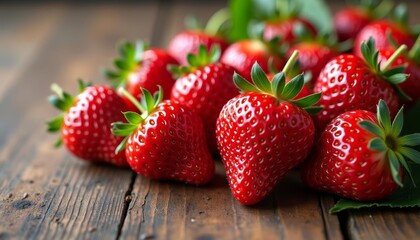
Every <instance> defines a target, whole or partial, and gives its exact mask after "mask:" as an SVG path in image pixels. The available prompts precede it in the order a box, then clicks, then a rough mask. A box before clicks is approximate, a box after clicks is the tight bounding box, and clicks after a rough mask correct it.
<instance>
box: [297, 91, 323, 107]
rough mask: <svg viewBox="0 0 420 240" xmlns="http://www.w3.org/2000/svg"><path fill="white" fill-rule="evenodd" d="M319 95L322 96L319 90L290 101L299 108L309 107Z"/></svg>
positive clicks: (318, 98)
mask: <svg viewBox="0 0 420 240" xmlns="http://www.w3.org/2000/svg"><path fill="white" fill-rule="evenodd" d="M321 97H322V93H321V92H319V93H314V94H311V95H308V96H306V97H303V98H300V99H298V100H294V101H292V103H294V104H296V105H298V106H299V107H301V108H304V107H309V106H312V105H314V104H315V103H317V102H318V101H319V100H320V99H321Z"/></svg>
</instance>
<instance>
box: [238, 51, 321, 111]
mask: <svg viewBox="0 0 420 240" xmlns="http://www.w3.org/2000/svg"><path fill="white" fill-rule="evenodd" d="M297 55H298V52H297V51H295V52H294V53H293V54H292V56H291V57H290V59H289V60H288V61H287V63H286V65H285V67H284V69H283V71H282V72H279V73H277V74H276V75H274V78H273V80H272V81H271V82H270V80H269V79H268V78H267V75H266V74H265V73H264V71H263V70H262V69H261V67H260V65H258V63H257V62H255V63H254V65H253V66H252V70H251V79H252V83H250V82H248V81H247V80H245V79H244V78H243V77H241V76H240V75H239V74H237V73H235V74H234V75H233V80H234V82H235V85H236V86H237V87H238V88H239V89H240V90H241V92H257V93H263V94H267V95H270V96H273V97H275V98H276V99H277V100H279V101H287V102H291V103H293V104H295V105H297V106H299V107H301V108H303V109H304V110H306V111H307V112H308V113H309V114H316V113H318V112H319V111H321V110H322V107H319V106H313V105H314V104H315V103H317V102H318V101H319V100H320V99H321V93H320V92H319V93H314V94H311V95H309V96H306V97H303V98H300V99H293V98H294V97H296V96H297V95H298V94H299V93H300V91H301V90H302V88H303V85H304V78H303V74H299V75H297V76H296V77H294V78H293V79H292V80H290V82H288V83H286V75H287V73H288V70H289V69H290V67H291V66H292V65H293V62H294V61H295V60H296V57H297ZM292 99H293V100H292Z"/></svg>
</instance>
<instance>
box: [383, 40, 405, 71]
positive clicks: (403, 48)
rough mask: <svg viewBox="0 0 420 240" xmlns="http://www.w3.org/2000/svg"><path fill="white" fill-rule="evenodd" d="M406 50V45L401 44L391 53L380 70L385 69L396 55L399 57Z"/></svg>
mask: <svg viewBox="0 0 420 240" xmlns="http://www.w3.org/2000/svg"><path fill="white" fill-rule="evenodd" d="M406 50H407V46H406V45H404V44H403V45H401V46H400V47H399V48H398V49H397V50H396V51H395V52H394V53H393V54H392V55H391V57H390V58H389V59H388V60H387V61H386V62H385V64H384V65H383V67H382V70H381V71H386V70H387V69H388V68H389V67H390V66H391V64H392V63H393V62H394V61H395V60H396V59H397V57H399V56H400V55H401V54H402V52H404V51H406Z"/></svg>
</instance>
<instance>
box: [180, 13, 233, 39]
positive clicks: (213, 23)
mask: <svg viewBox="0 0 420 240" xmlns="http://www.w3.org/2000/svg"><path fill="white" fill-rule="evenodd" d="M229 20H230V13H229V10H228V9H227V8H221V9H219V10H218V11H216V12H215V13H214V14H213V15H212V16H211V17H210V19H209V20H208V21H207V24H206V26H203V24H202V23H200V22H199V21H198V20H197V18H195V17H193V16H187V17H186V18H185V20H184V22H185V26H186V27H187V28H188V29H192V30H198V31H203V32H205V33H207V34H210V35H213V36H215V35H219V34H220V33H221V31H222V30H223V29H222V28H223V26H224V24H225V23H226V22H227V21H229Z"/></svg>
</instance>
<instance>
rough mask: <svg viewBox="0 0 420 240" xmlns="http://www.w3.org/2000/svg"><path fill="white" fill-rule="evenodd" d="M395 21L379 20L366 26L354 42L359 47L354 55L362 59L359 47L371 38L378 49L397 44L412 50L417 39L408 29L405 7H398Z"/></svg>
mask: <svg viewBox="0 0 420 240" xmlns="http://www.w3.org/2000/svg"><path fill="white" fill-rule="evenodd" d="M394 19H395V20H393V21H391V20H378V21H374V22H372V23H370V24H368V25H366V26H365V27H364V28H363V29H362V30H361V31H360V32H359V34H357V36H356V38H355V40H354V46H357V47H355V48H354V49H353V50H354V53H355V54H356V55H357V56H359V57H361V56H362V52H361V51H360V48H358V46H360V45H361V43H362V42H364V41H367V40H368V39H369V38H373V39H374V40H375V43H376V47H377V48H387V47H392V45H393V44H392V42H395V44H396V45H398V46H400V45H403V44H404V45H407V47H408V48H411V47H412V46H413V44H414V42H415V37H414V33H413V32H412V30H411V29H409V27H408V23H407V22H408V19H407V10H406V8H404V6H403V5H399V6H398V7H396V10H395V13H394ZM390 40H391V41H390Z"/></svg>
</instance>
